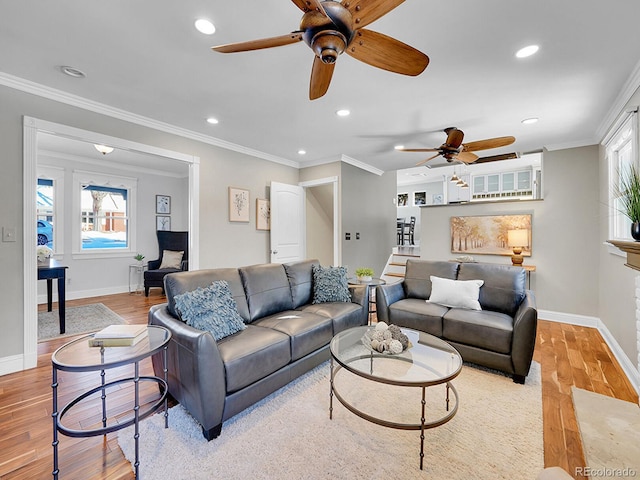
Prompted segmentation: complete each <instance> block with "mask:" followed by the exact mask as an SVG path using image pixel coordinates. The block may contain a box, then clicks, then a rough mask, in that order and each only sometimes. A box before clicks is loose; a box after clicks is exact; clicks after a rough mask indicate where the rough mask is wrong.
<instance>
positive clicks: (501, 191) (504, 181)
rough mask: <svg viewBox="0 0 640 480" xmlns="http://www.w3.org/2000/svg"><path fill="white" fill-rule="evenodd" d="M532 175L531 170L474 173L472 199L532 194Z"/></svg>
mask: <svg viewBox="0 0 640 480" xmlns="http://www.w3.org/2000/svg"><path fill="white" fill-rule="evenodd" d="M531 177H532V175H531V170H521V171H517V172H502V173H492V174H487V175H473V177H472V178H473V181H472V185H473V198H472V200H486V199H494V198H495V199H499V198H509V197H526V196H531V195H533V191H532V188H531Z"/></svg>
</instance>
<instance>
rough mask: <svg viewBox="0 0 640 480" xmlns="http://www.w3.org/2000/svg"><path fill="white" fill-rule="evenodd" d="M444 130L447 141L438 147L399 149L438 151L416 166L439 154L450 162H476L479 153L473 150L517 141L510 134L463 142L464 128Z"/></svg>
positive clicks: (402, 150) (406, 150)
mask: <svg viewBox="0 0 640 480" xmlns="http://www.w3.org/2000/svg"><path fill="white" fill-rule="evenodd" d="M444 132H445V133H446V134H447V141H446V142H445V143H443V144H442V145H440V146H439V147H438V148H399V149H398V150H400V151H401V152H437V153H436V154H435V155H432V156H431V157H429V158H426V159H425V160H422V161H421V162H418V163H416V166H419V165H424V164H425V163H427V162H428V161H430V160H433V159H434V158H436V157H439V156H442V157H444V158H445V159H446V160H447V161H448V162H450V163H453V162H455V161H458V162H461V163H466V164H470V163H474V162H475V161H476V160H478V158H479V157H478V155H476V154H475V153H472V152H477V151H480V150H489V149H491V148H498V147H506V146H507V145H511V144H512V143H513V142H515V141H516V139H515V137H511V136H508V137H496V138H488V139H486V140H478V141H475V142H468V143H462V140H463V139H464V132H463V131H462V130H459V129H457V128H456V127H449V128H445V130H444ZM486 161H490V160H486ZM482 163H484V162H482Z"/></svg>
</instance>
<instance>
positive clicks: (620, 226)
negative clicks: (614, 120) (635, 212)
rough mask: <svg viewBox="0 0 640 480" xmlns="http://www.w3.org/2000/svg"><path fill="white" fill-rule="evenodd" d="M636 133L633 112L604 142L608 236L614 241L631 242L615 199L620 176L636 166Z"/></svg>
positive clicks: (625, 220)
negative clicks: (608, 208) (607, 181)
mask: <svg viewBox="0 0 640 480" xmlns="http://www.w3.org/2000/svg"><path fill="white" fill-rule="evenodd" d="M637 131H638V127H637V114H636V113H635V112H633V113H632V114H630V115H629V116H628V117H627V118H626V119H624V120H623V122H622V123H621V125H620V126H619V128H618V129H616V130H615V133H614V134H613V135H612V136H611V138H610V139H609V140H608V141H607V142H606V155H607V163H608V166H609V206H610V217H609V218H610V221H609V235H610V238H614V239H621V240H633V239H632V238H631V220H629V218H627V217H626V216H625V215H624V214H623V213H622V212H621V207H622V206H621V201H620V199H619V198H617V195H616V191H619V187H620V175H621V174H624V173H625V172H627V171H628V170H629V168H630V166H631V165H636V166H638V153H637V152H638V148H637V135H638V134H637Z"/></svg>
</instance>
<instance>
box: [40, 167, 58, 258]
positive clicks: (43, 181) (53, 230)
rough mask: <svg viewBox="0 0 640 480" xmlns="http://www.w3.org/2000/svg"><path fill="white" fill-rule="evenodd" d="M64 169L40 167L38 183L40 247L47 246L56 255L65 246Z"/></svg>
mask: <svg viewBox="0 0 640 480" xmlns="http://www.w3.org/2000/svg"><path fill="white" fill-rule="evenodd" d="M63 192H64V169H62V168H58V167H52V166H45V165H40V166H38V177H37V181H36V198H35V201H36V228H37V232H36V233H37V243H38V245H46V246H47V247H49V248H50V249H51V250H53V252H54V253H55V254H60V253H63V245H64V235H63V234H64V228H63V227H62V226H63V225H64V205H63V203H64V195H63ZM57 227H58V228H57Z"/></svg>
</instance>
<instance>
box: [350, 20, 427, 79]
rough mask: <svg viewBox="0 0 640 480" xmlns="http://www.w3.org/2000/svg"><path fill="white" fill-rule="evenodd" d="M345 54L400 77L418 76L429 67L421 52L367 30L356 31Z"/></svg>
mask: <svg viewBox="0 0 640 480" xmlns="http://www.w3.org/2000/svg"><path fill="white" fill-rule="evenodd" d="M345 52H346V53H347V54H349V55H350V56H352V57H353V58H355V59H356V60H360V61H361V62H364V63H367V64H369V65H371V66H373V67H377V68H381V69H383V70H388V71H390V72H395V73H400V74H402V75H411V76H416V75H420V74H421V73H422V72H423V71H424V69H425V68H427V65H429V57H427V56H426V55H425V54H424V53H422V52H421V51H419V50H416V49H415V48H413V47H410V46H409V45H407V44H406V43H402V42H401V41H399V40H396V39H395V38H391V37H388V36H386V35H384V34H382V33H378V32H374V31H373V30H367V29H359V30H357V31H356V34H355V36H354V39H353V40H352V42H351V43H350V44H349V46H348V47H347V49H346V50H345Z"/></svg>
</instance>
